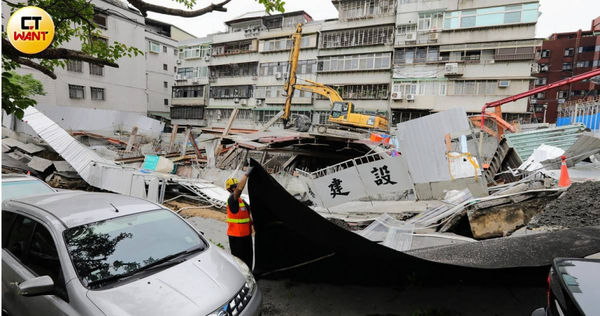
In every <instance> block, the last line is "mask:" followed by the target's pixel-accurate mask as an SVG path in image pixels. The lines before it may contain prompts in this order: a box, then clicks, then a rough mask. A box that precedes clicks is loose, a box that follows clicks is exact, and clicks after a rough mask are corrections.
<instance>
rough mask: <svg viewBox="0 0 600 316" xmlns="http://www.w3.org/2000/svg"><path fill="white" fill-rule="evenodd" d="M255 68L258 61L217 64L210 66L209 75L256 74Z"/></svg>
mask: <svg viewBox="0 0 600 316" xmlns="http://www.w3.org/2000/svg"><path fill="white" fill-rule="evenodd" d="M286 64H287V63H286ZM282 68H283V67H282ZM257 70H258V63H255V62H254V63H242V64H227V65H219V66H213V67H210V76H211V77H213V78H227V77H246V76H256V75H257Z"/></svg>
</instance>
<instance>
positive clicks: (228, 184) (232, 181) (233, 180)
mask: <svg viewBox="0 0 600 316" xmlns="http://www.w3.org/2000/svg"><path fill="white" fill-rule="evenodd" d="M238 183H240V181H239V180H238V179H237V178H229V179H227V181H225V190H229V188H231V187H232V186H234V185H236V184H238Z"/></svg>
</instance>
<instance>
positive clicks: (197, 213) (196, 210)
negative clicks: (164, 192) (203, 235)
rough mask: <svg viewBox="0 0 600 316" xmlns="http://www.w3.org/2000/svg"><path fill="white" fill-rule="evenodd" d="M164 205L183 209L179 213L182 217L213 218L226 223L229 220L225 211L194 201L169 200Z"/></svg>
mask: <svg viewBox="0 0 600 316" xmlns="http://www.w3.org/2000/svg"><path fill="white" fill-rule="evenodd" d="M163 205H164V206H166V207H168V208H170V209H171V210H173V211H176V212H177V211H179V210H181V209H183V210H182V211H181V212H179V215H181V216H182V217H202V218H211V219H214V220H217V221H221V222H223V223H225V221H226V220H227V215H226V214H225V212H223V211H220V210H217V209H215V208H213V207H204V206H198V205H196V204H193V203H189V202H180V201H169V202H166V203H164V204H163Z"/></svg>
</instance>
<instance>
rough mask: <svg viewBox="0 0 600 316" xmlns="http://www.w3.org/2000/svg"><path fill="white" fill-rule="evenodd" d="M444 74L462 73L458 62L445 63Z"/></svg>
mask: <svg viewBox="0 0 600 316" xmlns="http://www.w3.org/2000/svg"><path fill="white" fill-rule="evenodd" d="M444 74H445V75H447V76H455V75H462V71H461V69H460V68H459V67H458V63H447V64H446V65H445V66H444Z"/></svg>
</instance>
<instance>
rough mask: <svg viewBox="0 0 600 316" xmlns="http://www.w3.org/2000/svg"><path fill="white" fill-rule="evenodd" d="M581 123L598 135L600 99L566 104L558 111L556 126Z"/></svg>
mask: <svg viewBox="0 0 600 316" xmlns="http://www.w3.org/2000/svg"><path fill="white" fill-rule="evenodd" d="M576 123H582V124H584V125H585V127H587V128H589V129H590V130H591V131H592V132H593V133H594V134H600V98H598V97H596V98H594V99H587V100H585V101H577V102H567V103H564V104H562V105H561V106H560V107H559V110H558V118H557V119H556V126H564V125H571V124H576Z"/></svg>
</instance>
